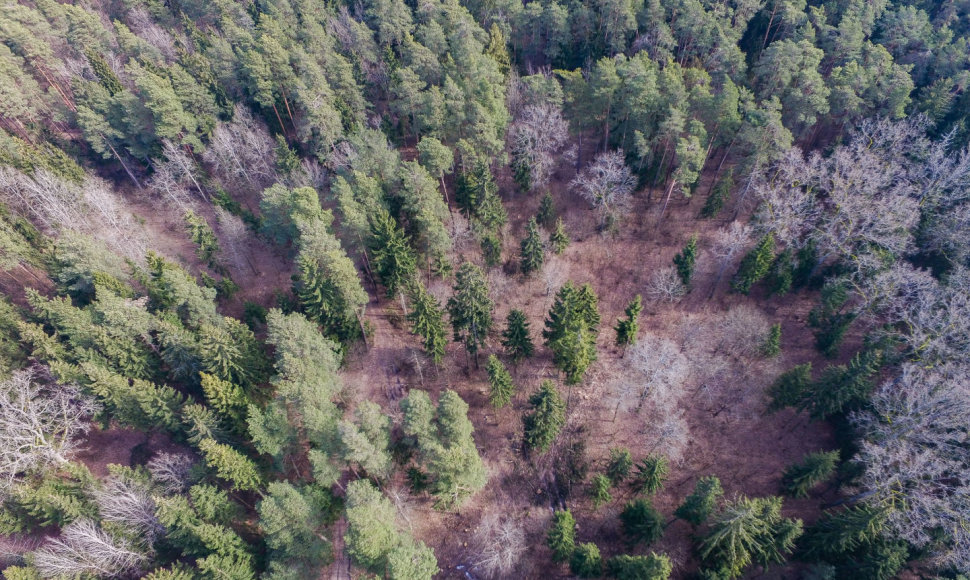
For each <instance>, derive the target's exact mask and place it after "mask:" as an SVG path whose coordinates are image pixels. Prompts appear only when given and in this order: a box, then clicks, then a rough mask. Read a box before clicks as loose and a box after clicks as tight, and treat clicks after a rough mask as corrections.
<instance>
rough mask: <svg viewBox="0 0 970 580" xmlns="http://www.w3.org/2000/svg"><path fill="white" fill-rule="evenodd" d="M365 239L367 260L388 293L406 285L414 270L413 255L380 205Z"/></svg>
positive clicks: (412, 276) (388, 294)
mask: <svg viewBox="0 0 970 580" xmlns="http://www.w3.org/2000/svg"><path fill="white" fill-rule="evenodd" d="M370 230H371V236H370V239H369V240H368V249H369V250H370V258H371V264H372V266H373V268H374V272H376V273H377V276H378V278H380V280H381V284H383V285H384V288H385V289H386V290H387V296H388V297H392V296H394V295H395V294H397V292H398V290H401V289H403V288H405V287H406V286H407V284H408V283H409V282H410V281H411V280H412V279H413V278H414V275H415V272H416V271H417V258H416V257H415V255H414V250H412V249H411V245H410V243H409V242H408V238H407V235H406V234H405V233H404V231H403V230H401V229H400V228H399V227H398V225H397V222H395V221H394V218H393V217H391V214H390V213H388V212H387V210H386V209H384V208H380V209H379V210H378V212H377V214H376V215H375V216H374V217H373V218H372V220H371V224H370Z"/></svg>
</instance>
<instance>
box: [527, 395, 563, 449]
mask: <svg viewBox="0 0 970 580" xmlns="http://www.w3.org/2000/svg"><path fill="white" fill-rule="evenodd" d="M529 404H530V405H531V406H532V411H531V412H530V413H528V414H527V415H525V416H524V417H523V418H522V422H523V423H524V426H525V447H526V449H534V450H538V451H548V449H549V447H550V446H551V445H552V442H553V441H554V440H555V439H556V436H557V435H559V431H560V430H561V429H562V427H563V425H565V424H566V403H565V401H563V400H562V397H560V396H559V391H557V390H556V386H555V385H554V384H553V383H552V381H549V380H546V381H542V384H541V385H540V386H539V390H538V391H536V392H535V394H533V395H532V397H531V398H530V399H529Z"/></svg>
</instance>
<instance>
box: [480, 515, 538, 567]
mask: <svg viewBox="0 0 970 580" xmlns="http://www.w3.org/2000/svg"><path fill="white" fill-rule="evenodd" d="M473 545H474V546H475V550H476V551H477V552H478V554H477V557H476V559H475V567H476V569H477V570H480V571H481V572H482V574H483V575H484V576H485V577H486V578H511V577H512V576H513V575H514V574H513V573H514V571H515V567H516V565H517V564H518V563H519V558H521V557H522V554H524V553H525V549H526V546H527V544H526V541H525V532H524V531H523V530H522V526H521V525H519V524H518V523H517V522H516V521H515V520H513V519H512V518H511V517H505V518H503V517H501V516H500V515H499V514H497V513H494V512H493V513H489V514H488V515H486V516H485V517H484V518H482V521H481V522H480V523H479V524H478V528H477V529H476V530H475V536H474V539H473Z"/></svg>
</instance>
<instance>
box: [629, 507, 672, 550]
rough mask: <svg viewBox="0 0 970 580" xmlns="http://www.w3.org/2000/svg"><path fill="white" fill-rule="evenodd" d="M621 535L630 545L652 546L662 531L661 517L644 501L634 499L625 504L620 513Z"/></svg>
mask: <svg viewBox="0 0 970 580" xmlns="http://www.w3.org/2000/svg"><path fill="white" fill-rule="evenodd" d="M620 523H621V524H622V525H623V535H625V536H626V538H627V541H628V542H629V543H630V544H631V545H634V544H639V543H641V542H642V543H644V544H652V543H653V542H656V541H657V540H659V539H660V536H662V535H663V531H664V522H663V516H661V515H660V512H658V511H657V510H656V509H654V507H653V504H651V503H650V501H649V500H646V499H635V500H633V501H631V502H629V503H627V504H626V505H625V506H624V507H623V511H622V512H620Z"/></svg>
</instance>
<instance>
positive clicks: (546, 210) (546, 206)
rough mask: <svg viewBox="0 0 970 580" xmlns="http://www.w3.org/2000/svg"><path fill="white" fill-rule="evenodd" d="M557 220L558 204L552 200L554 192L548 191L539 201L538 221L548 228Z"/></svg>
mask: <svg viewBox="0 0 970 580" xmlns="http://www.w3.org/2000/svg"><path fill="white" fill-rule="evenodd" d="M556 221H557V220H556V206H555V203H554V202H553V201H552V194H550V193H549V192H548V191H547V192H546V193H545V195H543V196H542V200H541V201H540V202H539V211H537V212H536V222H537V223H538V224H539V225H540V226H542V227H544V228H546V229H547V230H548V229H549V228H551V227H552V226H553V225H554V224H555V223H556ZM557 253H558V252H557Z"/></svg>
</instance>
